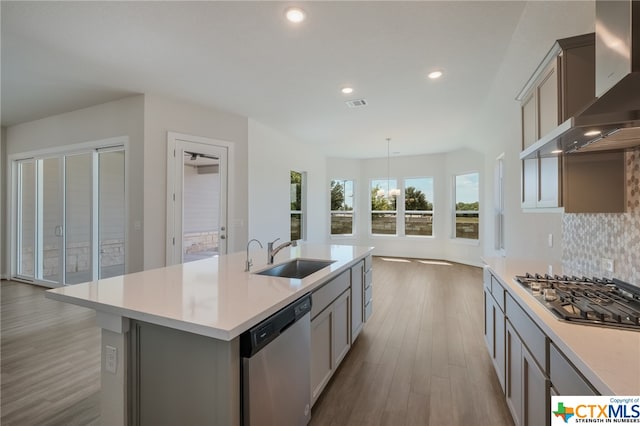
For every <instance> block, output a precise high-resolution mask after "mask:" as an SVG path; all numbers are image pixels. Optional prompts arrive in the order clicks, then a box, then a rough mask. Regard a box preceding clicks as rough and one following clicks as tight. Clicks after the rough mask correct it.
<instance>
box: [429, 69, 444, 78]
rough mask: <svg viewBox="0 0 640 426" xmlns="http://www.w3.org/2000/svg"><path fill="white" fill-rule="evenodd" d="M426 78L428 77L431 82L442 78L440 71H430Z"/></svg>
mask: <svg viewBox="0 0 640 426" xmlns="http://www.w3.org/2000/svg"><path fill="white" fill-rule="evenodd" d="M427 77H429V78H430V79H431V80H435V79H436V78H440V77H442V71H431V72H430V73H429V74H427Z"/></svg>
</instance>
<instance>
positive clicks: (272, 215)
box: [243, 119, 329, 248]
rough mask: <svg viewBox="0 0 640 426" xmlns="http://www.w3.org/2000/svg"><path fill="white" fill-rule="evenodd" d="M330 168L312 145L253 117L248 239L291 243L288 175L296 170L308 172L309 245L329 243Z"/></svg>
mask: <svg viewBox="0 0 640 426" xmlns="http://www.w3.org/2000/svg"><path fill="white" fill-rule="evenodd" d="M326 169H327V160H326V157H325V155H324V154H321V153H320V152H319V151H318V150H316V149H314V148H313V147H312V146H309V145H305V144H301V143H300V142H298V141H296V140H294V139H292V138H291V137H289V136H287V135H285V134H283V133H280V132H278V131H277V130H274V129H271V128H269V127H267V126H265V125H263V124H261V123H259V122H257V121H255V120H252V119H249V169H248V172H249V173H248V174H249V235H248V238H257V239H258V240H260V241H261V242H262V244H263V245H265V244H266V243H267V242H268V241H273V240H274V239H276V238H280V239H281V240H282V241H288V240H289V237H290V232H291V230H290V194H289V185H290V172H291V170H295V171H298V172H306V174H307V200H308V204H307V216H308V217H307V223H308V226H307V238H306V241H308V242H314V243H323V242H326V241H327V236H328V234H329V181H328V180H327V173H326ZM246 243H247V242H246V241H245V242H244V244H245V245H246ZM265 247H266V245H265ZM243 248H244V247H243Z"/></svg>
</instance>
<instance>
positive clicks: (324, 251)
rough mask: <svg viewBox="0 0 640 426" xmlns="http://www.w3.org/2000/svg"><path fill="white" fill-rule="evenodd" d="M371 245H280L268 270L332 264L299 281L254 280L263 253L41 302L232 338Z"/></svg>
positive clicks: (90, 286)
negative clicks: (290, 264)
mask: <svg viewBox="0 0 640 426" xmlns="http://www.w3.org/2000/svg"><path fill="white" fill-rule="evenodd" d="M372 249H373V248H372V247H358V246H342V245H320V244H302V245H299V246H298V247H290V248H285V249H284V250H282V251H280V253H278V255H277V256H276V259H275V262H274V265H277V264H280V263H284V262H286V261H288V260H290V259H293V258H303V259H324V260H335V262H334V263H332V264H331V265H330V266H327V267H325V268H323V269H321V270H319V271H318V272H315V273H313V274H311V275H309V276H308V277H306V278H304V279H289V278H279V277H270V276H264V275H257V274H255V272H257V271H260V270H263V269H265V268H267V266H271V265H267V264H266V256H267V255H266V250H253V251H251V255H250V257H251V258H253V262H254V266H253V267H252V268H251V272H244V269H245V260H246V252H240V253H234V254H230V255H224V256H219V257H214V258H210V259H205V260H199V261H195V262H190V263H185V264H181V265H173V266H169V267H166V268H159V269H152V270H148V271H143V272H137V273H133V274H128V275H123V276H120V277H114V278H108V279H104V280H99V281H94V282H88V283H83V284H76V285H71V286H66V287H61V288H57V289H53V290H49V291H47V297H49V298H51V299H56V300H59V301H62V302H67V303H72V304H75V305H80V306H84V307H87V308H91V309H95V310H96V311H98V312H104V313H107V314H111V315H116V316H121V317H126V318H132V319H137V320H141V321H146V322H150V323H154V324H158V325H162V326H166V327H171V328H175V329H178V330H183V331H188V332H191V333H196V334H201V335H204V336H209V337H213V338H216V339H220V340H226V341H229V340H232V339H234V338H235V337H237V336H239V335H240V334H241V333H242V332H244V331H246V330H248V329H249V328H251V327H252V326H254V325H256V324H258V323H259V322H260V321H262V320H264V319H266V318H267V317H269V316H270V315H271V314H273V313H275V312H277V311H278V310H280V309H281V308H283V307H285V306H287V305H288V304H289V303H291V302H293V301H295V300H296V299H298V298H300V297H302V296H303V295H305V294H307V293H309V292H310V291H312V290H314V289H315V288H317V287H318V286H320V285H322V284H324V283H325V282H327V281H328V280H330V279H331V278H333V277H335V276H337V275H339V274H340V273H342V272H343V271H345V270H347V268H348V267H349V266H350V265H351V264H353V263H355V262H356V261H357V260H359V259H363V258H364V257H366V256H367V255H368V254H370V253H371V250H372Z"/></svg>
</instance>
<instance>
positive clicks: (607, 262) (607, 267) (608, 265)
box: [602, 257, 613, 273]
mask: <svg viewBox="0 0 640 426" xmlns="http://www.w3.org/2000/svg"><path fill="white" fill-rule="evenodd" d="M602 270H603V271H605V272H610V273H613V259H606V258H604V257H603V258H602Z"/></svg>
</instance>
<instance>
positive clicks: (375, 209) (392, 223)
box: [371, 179, 400, 235]
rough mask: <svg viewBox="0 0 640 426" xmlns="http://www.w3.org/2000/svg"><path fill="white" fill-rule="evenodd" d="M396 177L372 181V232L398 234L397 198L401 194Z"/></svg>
mask: <svg viewBox="0 0 640 426" xmlns="http://www.w3.org/2000/svg"><path fill="white" fill-rule="evenodd" d="M396 187H397V183H396V180H395V179H374V180H372V181H371V233H372V234H382V235H396V233H397V231H396V230H397V224H396V219H397V217H398V212H397V207H398V206H397V204H398V203H397V198H398V195H399V194H400V191H399V190H398V189H395V188H396Z"/></svg>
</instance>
